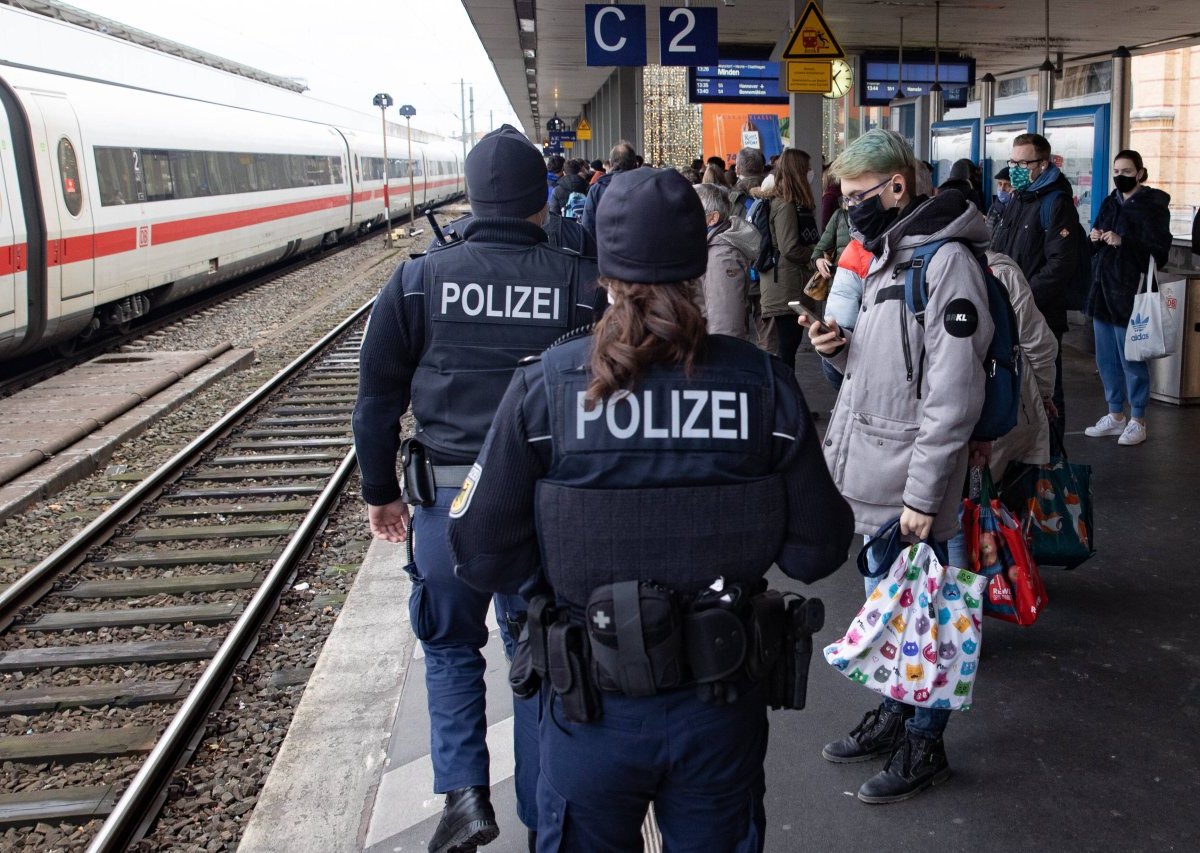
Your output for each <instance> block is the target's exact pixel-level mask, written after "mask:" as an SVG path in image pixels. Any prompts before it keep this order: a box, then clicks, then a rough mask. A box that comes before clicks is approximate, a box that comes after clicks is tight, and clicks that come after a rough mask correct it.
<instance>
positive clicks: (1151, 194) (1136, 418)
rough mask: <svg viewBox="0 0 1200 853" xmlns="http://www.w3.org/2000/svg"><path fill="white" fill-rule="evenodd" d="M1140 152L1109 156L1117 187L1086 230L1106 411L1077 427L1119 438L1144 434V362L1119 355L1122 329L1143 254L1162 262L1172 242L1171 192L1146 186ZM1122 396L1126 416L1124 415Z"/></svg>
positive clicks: (1090, 303)
mask: <svg viewBox="0 0 1200 853" xmlns="http://www.w3.org/2000/svg"><path fill="white" fill-rule="evenodd" d="M1148 177H1149V176H1148V174H1147V172H1146V169H1145V168H1144V167H1143V165H1142V155H1141V154H1139V153H1138V152H1136V151H1122V152H1121V153H1120V154H1118V155H1117V157H1116V159H1115V160H1114V161H1113V183H1114V184H1116V189H1114V190H1113V191H1112V195H1110V196H1109V197H1108V198H1106V199H1105V200H1104V203H1103V204H1102V205H1101V206H1100V215H1099V216H1097V217H1096V222H1095V224H1094V225H1093V227H1092V231H1091V234H1089V235H1088V236H1089V237H1090V239H1091V241H1092V289H1091V291H1090V292H1089V293H1088V299H1087V304H1086V306H1085V308H1084V311H1085V313H1086V314H1087V315H1088V316H1089V317H1091V318H1092V325H1093V327H1094V328H1095V332H1096V366H1097V367H1098V368H1099V369H1100V379H1101V380H1102V381H1103V382H1104V399H1105V400H1107V401H1108V414H1106V415H1105V416H1104V417H1102V418H1100V420H1099V421H1097V422H1096V424H1095V425H1094V426H1090V427H1088V428H1087V429H1086V430H1084V434H1086V435H1089V436H1091V437H1092V438H1099V437H1102V436H1111V435H1118V436H1120V438H1119V439H1118V440H1117V443H1118V444H1124V445H1129V444H1141V443H1142V442H1143V441H1145V440H1146V404H1147V403H1148V402H1149V400H1150V369H1149V365H1147V364H1146V362H1144V361H1126V360H1125V334H1126V329H1127V326H1128V325H1129V319H1130V315H1131V314H1132V313H1133V297H1134V294H1135V293H1137V290H1138V286H1139V285H1140V284H1141V281H1142V277H1143V276H1144V275H1145V274H1146V271H1147V266H1148V265H1149V262H1150V258H1151V257H1153V258H1154V262H1155V263H1156V264H1158V265H1159V266H1162V265H1163V264H1165V263H1166V262H1167V254H1168V253H1169V252H1170V250H1171V212H1170V210H1169V209H1168V207H1167V205H1168V204H1169V203H1170V201H1171V197H1170V196H1169V195H1167V194H1166V193H1165V192H1163V191H1162V190H1156V189H1154V188H1153V187H1148V186H1146V179H1147V178H1148ZM1126 398H1128V403H1129V407H1130V416H1129V418H1128V419H1127V418H1126V417H1125V403H1126Z"/></svg>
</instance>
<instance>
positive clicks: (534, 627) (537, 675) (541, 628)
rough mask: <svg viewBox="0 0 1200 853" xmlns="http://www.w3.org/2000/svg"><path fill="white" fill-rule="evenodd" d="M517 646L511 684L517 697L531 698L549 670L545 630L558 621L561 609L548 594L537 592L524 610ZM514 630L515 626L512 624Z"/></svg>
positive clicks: (509, 681)
mask: <svg viewBox="0 0 1200 853" xmlns="http://www.w3.org/2000/svg"><path fill="white" fill-rule="evenodd" d="M522 615H523V616H524V622H523V624H522V626H521V630H520V635H519V638H518V639H517V646H516V648H515V649H514V650H513V659H512V666H511V667H510V668H509V671H508V683H509V686H510V687H512V690H513V693H515V694H516V696H517V698H518V699H528V698H530V697H531V696H533V695H535V694H536V693H537V692H538V690H540V689H541V686H542V680H543V679H545V678H547V677H548V675H549V672H550V662H549V654H548V652H547V651H546V632H547V631H548V630H549V628H550V626H551V625H553V624H554V623H555V622H556V621H558V609H557V608H556V607H555V606H554V599H553V598H551V597H550V596H548V595H535V596H534V597H533V599H532V600H531V601H530V602H529V609H528V610H526V611H525V613H524V614H522ZM509 630H510V631H511V630H512V626H511V625H510V626H509Z"/></svg>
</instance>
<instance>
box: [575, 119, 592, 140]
mask: <svg viewBox="0 0 1200 853" xmlns="http://www.w3.org/2000/svg"><path fill="white" fill-rule="evenodd" d="M575 138H576V139H578V140H579V141H580V142H587V141H588V140H589V139H591V138H592V126H591V125H590V124H588V120H587V119H585V118H581V119H580V120H579V123H578V124H576V125H575Z"/></svg>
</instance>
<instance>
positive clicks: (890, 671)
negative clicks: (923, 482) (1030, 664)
mask: <svg viewBox="0 0 1200 853" xmlns="http://www.w3.org/2000/svg"><path fill="white" fill-rule="evenodd" d="M986 585H987V578H986V577H984V576H983V575H977V574H974V573H972V572H968V571H966V570H964V569H954V568H949V567H946V566H943V565H942V563H941V561H940V560H938V558H937V556H936V555H935V554H934V552H933V548H931V547H930V546H929V545H927V544H926V543H924V542H921V543H918V544H916V545H912V546H910V547H909V548H906V549H905V550H904V552H903V553H901V554H900V556H899V557H897V558H896V562H895V563H893V564H892V568H891V570H890V571H889V572H888V574H887V576H886V577H885V578H883V579H882V580H881V581H880V583H879V586H877V587H876V588H875V590H874V591H873V592H872V593H871V594H870V596H868V598H867V601H866V603H865V604H864V605H863V606H862V609H861V610H859V611H858V615H857V616H855V617H854V621H853V622H851V623H850V628H849V629H848V630H847V631H846V634H845V636H843V637H841V638H839V639H838V640H836V641H835V642H833V643H831V644H830V645H828V646H826V647H825V660H827V661H828V662H829V663H830V665H831V666H833V667H834V668H835V669H837V670H839V671H840V672H841V673H842V674H843V675H845V676H846V677H847V678H849V679H850V680H851V681H854V682H856V683H858V684H861V685H863V686H864V687H867V688H870V689H871V690H874V691H875V692H876V693H880V694H882V695H883V696H885V697H888V698H890V699H895V700H896V701H898V702H903V703H904V704H906V705H917V706H920V707H922V708H949V709H955V708H957V709H963V710H965V709H966V708H968V707H969V706H970V704H971V691H972V689H973V688H974V685H975V671H976V669H977V668H978V667H979V647H980V643H981V642H982V639H983V612H982V606H983V590H984V587H985V586H986Z"/></svg>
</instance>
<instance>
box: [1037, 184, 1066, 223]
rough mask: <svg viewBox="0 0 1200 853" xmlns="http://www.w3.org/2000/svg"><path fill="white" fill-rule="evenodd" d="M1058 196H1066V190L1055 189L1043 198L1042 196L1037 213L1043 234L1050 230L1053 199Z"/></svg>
mask: <svg viewBox="0 0 1200 853" xmlns="http://www.w3.org/2000/svg"><path fill="white" fill-rule="evenodd" d="M1060 195H1062V196H1065V195H1067V192H1066V190H1063V189H1057V190H1055V191H1054V192H1052V193H1046V194H1045V195H1044V196H1042V200H1041V203H1040V210H1039V212H1040V214H1041V216H1040V221H1041V223H1042V231H1043V232H1045V231H1049V230H1050V220H1051V218H1052V215H1053V212H1054V199H1055V197H1056V196H1060ZM1068 198H1069V196H1068Z"/></svg>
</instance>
